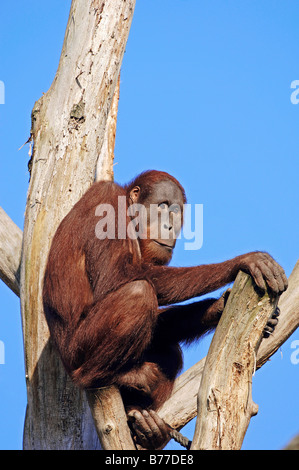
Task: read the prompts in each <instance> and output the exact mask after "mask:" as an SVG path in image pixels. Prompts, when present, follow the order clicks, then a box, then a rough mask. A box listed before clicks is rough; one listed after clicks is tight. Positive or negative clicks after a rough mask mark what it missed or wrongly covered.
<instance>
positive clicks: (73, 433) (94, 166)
mask: <svg viewBox="0 0 299 470" xmlns="http://www.w3.org/2000/svg"><path fill="white" fill-rule="evenodd" d="M134 7H135V0H92V1H90V2H86V1H85V0H73V1H72V5H71V10H70V15H69V21H68V24H67V28H66V33H65V39H64V44H63V49H62V53H61V58H60V62H59V67H58V70H57V73H56V76H55V78H54V81H53V83H52V85H51V87H50V89H49V91H48V92H47V93H46V94H45V95H43V96H42V97H41V98H40V100H39V101H38V102H37V103H36V104H35V106H34V108H33V112H32V129H31V138H32V141H33V153H32V158H31V164H30V168H31V179H30V185H29V190H28V197H27V205H26V213H25V222H24V231H23V234H22V233H21V231H20V230H19V229H18V228H17V227H16V226H15V224H14V223H13V222H12V221H11V220H10V219H9V217H8V216H7V215H6V214H5V213H4V211H3V210H2V209H1V210H0V242H1V243H0V277H1V279H2V280H3V281H4V282H5V283H6V284H7V285H8V286H9V287H10V288H11V289H12V290H13V291H14V292H15V293H16V294H17V295H20V298H21V311H22V323H23V335H24V348H25V368H26V382H27V397H28V406H27V413H26V420H25V429H24V449H99V448H101V445H100V442H99V438H100V440H101V444H102V447H103V448H106V449H107V448H113V449H114V448H115V449H128V448H129V449H132V448H134V445H133V443H132V440H131V436H130V434H129V432H128V428H127V424H126V417H125V413H124V410H123V405H122V402H121V400H120V396H119V392H118V390H117V389H114V388H113V389H110V390H109V389H108V393H107V390H105V389H104V390H102V391H98V392H91V393H90V392H88V393H87V396H88V400H87V398H86V395H85V393H82V392H81V391H79V390H78V389H77V388H75V387H74V386H73V384H72V382H71V381H70V379H69V378H68V376H67V375H66V373H65V371H64V368H63V366H62V364H61V361H60V359H59V357H58V355H57V353H56V352H55V350H54V349H53V347H52V344H51V341H50V338H49V332H48V328H47V325H46V321H45V318H44V315H43V308H42V295H41V293H42V281H43V275H44V269H45V265H46V260H47V255H48V251H49V248H50V244H51V240H52V237H53V235H54V233H55V231H56V228H57V227H58V225H59V223H60V221H61V220H62V219H63V217H64V216H65V215H66V214H67V213H68V212H69V210H70V209H71V208H72V207H73V205H74V204H75V203H76V202H77V201H78V199H79V198H80V197H81V196H82V195H83V193H84V192H85V191H86V190H87V189H88V187H89V186H90V185H91V184H92V183H93V181H94V180H95V178H97V179H112V178H113V148H114V138H115V130H116V116H117V104H118V93H119V75H120V67H121V62H122V57H123V53H124V50H125V46H126V41H127V38H128V34H129V30H130V25H131V21H132V17H133V13H134ZM8 233H9V237H8V236H7V234H8ZM298 272H299V267H298V264H297V265H296V267H295V269H294V273H293V274H292V276H293V277H291V279H290V288H289V290H288V291H287V293H285V294H283V296H282V298H281V300H280V304H281V310H282V321H281V322H280V324H279V327H278V328H277V332H275V335H274V336H273V339H272V340H268V342H267V344H266V342H264V343H263V344H262V346H261V348H260V349H259V351H258V353H257V363H256V366H257V367H259V366H260V365H262V364H263V363H264V362H265V361H266V360H267V358H268V357H269V356H270V355H271V354H273V352H275V350H276V349H277V348H278V347H279V346H280V344H281V343H282V342H283V341H285V340H286V339H287V337H288V336H289V335H290V334H291V333H292V332H293V331H294V330H295V329H296V328H297V327H298V318H299V315H298V312H299V288H298V286H299V282H298V278H299V274H298ZM293 280H294V282H293ZM236 289H237V290H238V288H237V287H236ZM251 289H252V287H251ZM249 291H250V288H249ZM249 291H248V293H247V294H246V295H247V296H248V298H246V299H244V295H245V294H244V293H243V300H242V302H241V300H240V299H239V301H240V302H241V303H243V306H244V305H245V304H244V302H245V303H246V302H247V301H252V302H253V303H254V304H257V305H255V306H253V307H252V308H253V310H254V312H255V316H254V315H253V314H252V315H251V314H250V315H248V322H247V320H246V324H245V323H244V328H246V329H247V330H246V331H248V332H249V331H251V333H250V334H249V333H248V338H249V342H250V348H251V349H250V354H249V353H248V358H249V357H250V361H249V359H248V362H246V361H245V362H238V361H241V360H240V359H237V360H235V359H234V356H232V364H233V367H234V373H235V374H238V373H240V375H242V374H245V375H246V374H247V377H248V378H249V376H250V374H252V367H253V362H252V361H253V357H254V356H253V352H252V351H256V350H257V346H258V344H259V342H260V333H261V331H262V326H263V324H264V323H265V321H266V319H267V316H268V314H269V312H270V310H272V307H273V305H272V303H271V305H270V304H269V303H268V304H267V305H268V306H267V308H266V309H265V310H263V309H264V302H266V303H267V302H268V300H267V299H266V300H265V299H264V300H260V299H257V298H256V297H254V294H253V289H252V290H251V291H250V293H249ZM234 295H237V294H234ZM251 296H253V297H252V299H251ZM260 301H262V306H261V308H260V309H259V308H258V307H259V305H258V304H259V302H260ZM237 306H238V302H237ZM270 307H271V308H270ZM234 308H235V307H234ZM245 310H246V309H245ZM262 311H263V314H262V313H261V312H262ZM232 312H233V310H232V311H231V310H230V311H228V309H227V310H226V312H225V314H224V315H223V323H222V324H225V322H226V321H227V315H232V314H233V313H232ZM257 324H258V330H257V333H256V334H254V335H253V336H251V334H253V333H252V327H253V326H254V325H257ZM218 332H220V337H221V335H222V334H223V329H222V327H219V328H218V331H217V332H216V335H215V341H214V343H215V342H216V346H217V341H218V340H217V337H219V334H218ZM234 334H235V330H234V329H232V328H231V329H230V330H229V332H227V340H229V338H231V337H232V336H233V335H234ZM238 334H240V339H239V344H240V348H241V347H242V350H243V349H244V348H245V350H246V348H248V344H246V340H245V339H246V338H247V336H246V337H244V336H242V335H243V333H242V331H241V330H240V325H239V327H238ZM242 338H244V341H242ZM264 345H265V346H264ZM218 346H219V344H218ZM238 352H239V351H238ZM209 354H210V353H209ZM211 354H212V353H211ZM204 363H205V361H204V360H203V361H201V362H200V363H199V364H197V365H195V366H194V367H192V368H191V369H190V370H189V371H188V372H186V373H185V374H183V375H182V376H181V377H179V378H178V380H177V382H176V386H175V389H174V392H173V395H172V397H171V398H170V399H169V400H168V402H167V403H165V405H164V406H163V407H162V409H161V410H160V414H161V416H162V417H163V418H164V419H165V421H167V422H168V423H169V424H170V425H171V426H172V427H173V428H175V429H180V428H181V427H182V426H184V425H185V424H186V423H187V422H188V421H189V420H190V419H192V418H193V417H194V416H195V415H196V409H197V406H196V397H197V393H198V388H199V384H200V382H201V380H202V383H203V384H205V383H206V382H205V381H204V379H202V370H203V365H204ZM211 363H213V360H212V361H210V359H209V357H208V359H207V367H208V368H210V367H211ZM236 364H239V365H238V366H236ZM212 365H213V364H212ZM222 372H223V371H220V372H219V377H220V375H221V373H222ZM241 372H242V374H241ZM207 375H208V374H207ZM249 382H250V381H249ZM236 386H237V385H236ZM205 387H206V386H205ZM217 387H218V386H217ZM217 387H216V386H215V385H214V386H209V385H208V386H207V388H204V387H203V388H202V390H201V392H200V393H202V394H203V395H202V398H199V402H202V403H204V400H205V398H204V397H205V396H207V395H205V393H206V394H207V393H208V397H209V406H210V409H213V407H215V411H213V413H209V415H208V416H207V422H206V426H207V429H208V426H210V423H209V420H210V419H212V418H213V419H214V418H215V416H216V425H214V428H213V429H214V434H215V432H216V435H217V436H218V437H217V438H215V439H216V440H215V439H214V441H215V442H216V444H215V446H216V447H217V446H218V447H219V446H220V447H223V443H224V440H225V438H226V436H225V435H224V434H226V432H228V431H225V427H224V423H223V419H226V418H223V417H222V414H221V410H223V402H222V400H223V396H224V395H225V394H223V393H222V392H223V391H221V390H220V394H219V390H218V388H217ZM211 390H212V391H211ZM211 393H212V395H211ZM244 396H245V395H244ZM182 397H183V399H182ZM199 397H201V395H200V396H199ZM213 397H214V398H213ZM242 400H243V401H244V397H243V398H242ZM242 400H240V403H242ZM89 405H90V406H89ZM247 408H248V409H249V407H247ZM201 410H202V408H201ZM250 410H251V411H252V406H251V407H250ZM201 412H202V411H201ZM235 412H236V416H239V413H240V412H241V411H240V410H239V409H236V410H235ZM217 416H221V418H219V419H218V418H217ZM199 418H200V416H199ZM217 419H218V421H217ZM226 424H229V423H226ZM215 426H216V428H215ZM198 427H199V428H200V429H201V428H202V425H201V422H200V419H199V422H198ZM212 427H213V426H212ZM199 428H198V429H199ZM243 428H244V426H243ZM215 430H216V431H215ZM229 432H232V431H231V430H230V431H229ZM199 435H202V430H201V431H200V433H199V432H198V431H196V436H195V439H194V443H193V446H195V448H205V447H206V446H207V445H208V444H207V443H200V439H199V438H198V436H199ZM240 441H241V439H238V441H237V442H238V443H237V444H236V445H235V444H234V446H235V447H239V446H240ZM227 445H228V446H229V445H230V444H227Z"/></svg>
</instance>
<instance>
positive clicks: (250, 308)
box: [191, 272, 278, 450]
mask: <svg viewBox="0 0 299 470" xmlns="http://www.w3.org/2000/svg"><path fill="white" fill-rule="evenodd" d="M277 302H278V297H272V296H270V295H269V294H268V293H267V292H266V293H265V294H264V295H263V297H260V296H259V294H258V293H257V291H256V290H255V288H254V287H253V282H252V280H251V277H250V276H249V275H247V274H245V273H243V272H240V273H239V274H238V276H237V279H236V281H235V284H234V286H233V289H232V292H231V294H230V296H229V299H228V302H227V304H226V307H225V309H224V312H223V314H222V316H221V319H220V322H219V324H218V326H217V329H216V332H215V335H214V337H213V340H212V342H211V346H210V349H209V352H208V355H207V358H206V362H205V367H204V371H203V377H202V381H201V385H200V389H199V392H198V402H197V406H198V414H197V416H198V418H197V422H196V428H195V434H194V439H193V442H192V447H191V449H211V450H216V449H222V450H237V449H240V448H241V445H242V442H243V439H244V436H245V433H246V430H247V427H248V425H249V422H250V419H251V417H252V416H254V415H255V414H257V410H258V406H257V405H256V404H255V403H254V402H253V401H252V396H251V389H252V375H253V374H254V372H255V368H256V355H257V351H258V348H259V346H260V343H261V340H262V337H263V330H264V328H265V326H266V324H267V321H268V319H269V318H270V317H271V315H272V314H273V311H274V310H275V308H276V306H277Z"/></svg>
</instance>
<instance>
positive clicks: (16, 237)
mask: <svg viewBox="0 0 299 470" xmlns="http://www.w3.org/2000/svg"><path fill="white" fill-rule="evenodd" d="M22 238H23V234H22V230H21V229H20V228H19V227H18V226H17V225H16V224H15V223H14V222H13V221H12V220H11V219H10V217H8V215H7V214H6V213H5V212H4V210H3V209H2V207H0V279H2V281H3V282H5V284H6V285H7V286H8V287H9V288H10V289H11V290H12V291H13V292H14V293H15V294H16V295H18V296H19V295H20V263H21V251H22Z"/></svg>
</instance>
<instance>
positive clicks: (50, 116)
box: [21, 0, 135, 449]
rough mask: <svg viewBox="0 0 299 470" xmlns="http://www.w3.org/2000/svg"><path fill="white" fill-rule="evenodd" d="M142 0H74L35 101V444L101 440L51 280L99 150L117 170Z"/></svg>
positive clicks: (27, 259) (29, 306)
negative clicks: (121, 108)
mask: <svg viewBox="0 0 299 470" xmlns="http://www.w3.org/2000/svg"><path fill="white" fill-rule="evenodd" d="M134 7H135V0H126V1H123V0H104V1H103V0H92V1H90V2H86V1H85V0H73V2H72V6H71V11H70V16H69V21H68V25H67V29H66V34H65V40H64V44H63V49H62V53H61V58H60V63H59V67H58V70H57V73H56V76H55V79H54V81H53V83H52V85H51V87H50V89H49V91H48V92H47V93H46V94H45V95H43V97H42V98H41V99H40V100H39V101H38V102H37V103H36V104H35V106H34V110H33V119H32V121H33V126H32V136H33V141H34V146H33V164H32V171H31V181H30V187H29V191H28V197H27V206H26V214H25V225H24V243H23V254H22V268H21V307H22V320H23V332H24V343H25V366H26V375H27V396H28V407H27V415H26V424H25V433H24V448H25V449H94V448H99V447H100V445H99V441H98V437H97V434H96V431H95V427H94V424H93V420H92V417H91V413H90V409H89V406H88V404H87V400H86V396H85V393H83V392H81V391H79V390H78V389H77V388H75V387H74V386H73V385H72V383H71V382H70V380H69V378H68V377H67V376H66V373H65V371H64V368H63V367H62V364H61V362H60V359H59V358H58V356H57V354H56V352H55V351H54V350H53V347H52V345H51V342H50V341H49V332H48V328H47V324H46V321H45V318H44V315H43V307H42V285H43V276H44V269H45V266H46V261H47V255H48V251H49V248H50V244H51V240H52V238H53V235H54V233H55V231H56V229H57V227H58V225H59V223H60V222H61V220H62V219H63V217H64V216H65V215H66V214H67V213H68V212H69V210H70V209H71V208H72V207H73V205H74V204H75V203H76V202H77V201H78V200H79V198H80V197H81V196H82V194H83V193H84V192H85V191H86V190H87V189H88V187H89V186H90V185H91V184H92V182H93V181H94V178H95V172H96V166H97V160H98V158H99V156H101V160H102V161H101V163H100V164H101V165H102V168H103V169H105V171H104V173H103V174H102V175H98V177H99V176H101V177H102V178H103V179H111V178H112V174H111V168H112V165H113V162H112V161H111V154H109V153H108V152H103V153H102V145H103V142H104V139H105V134H106V123H107V119H108V115H109V112H110V108H111V102H112V98H113V95H114V92H115V88H116V84H117V81H118V78H119V74H120V66H121V62H122V57H123V53H124V49H125V45H126V41H127V37H128V34H129V30H130V25H131V20H132V16H133V12H134ZM107 132H108V131H107ZM107 169H108V170H107ZM109 169H110V170H109Z"/></svg>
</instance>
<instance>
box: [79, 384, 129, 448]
mask: <svg viewBox="0 0 299 470" xmlns="http://www.w3.org/2000/svg"><path fill="white" fill-rule="evenodd" d="M86 395H87V399H88V403H89V405H90V409H91V410H92V415H93V419H94V422H95V425H96V429H97V433H98V437H99V440H100V443H101V446H102V448H103V449H105V450H136V447H135V444H134V442H133V440H132V437H131V433H130V430H129V427H128V425H127V415H126V412H125V409H124V405H123V402H122V398H121V395H120V393H119V391H118V389H117V387H115V386H111V387H105V388H99V389H90V390H87V391H86Z"/></svg>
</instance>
